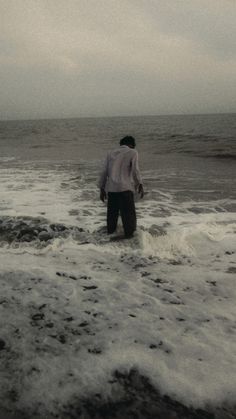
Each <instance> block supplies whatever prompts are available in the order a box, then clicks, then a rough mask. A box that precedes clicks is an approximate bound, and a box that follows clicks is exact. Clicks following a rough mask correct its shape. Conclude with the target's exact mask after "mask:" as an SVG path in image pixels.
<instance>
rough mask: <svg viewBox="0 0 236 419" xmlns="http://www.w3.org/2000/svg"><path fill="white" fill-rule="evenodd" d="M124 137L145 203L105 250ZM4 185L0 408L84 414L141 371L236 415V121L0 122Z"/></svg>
mask: <svg viewBox="0 0 236 419" xmlns="http://www.w3.org/2000/svg"><path fill="white" fill-rule="evenodd" d="M125 135H132V136H134V137H135V138H136V143H137V150H138V152H139V163H140V169H141V172H142V176H143V184H144V189H145V195H144V198H143V199H142V200H141V199H140V198H139V197H138V196H136V197H135V199H136V209H137V218H138V228H137V232H136V233H135V236H134V238H132V239H130V240H126V241H116V242H111V241H110V239H109V237H107V235H106V232H105V221H106V205H105V204H103V203H102V202H101V201H99V190H98V188H97V181H98V176H99V172H100V170H101V167H102V163H103V161H104V159H105V157H106V153H107V152H108V151H109V150H111V149H112V148H115V147H117V144H118V143H119V140H120V139H121V138H122V137H123V136H125ZM0 175H1V182H0V196H1V199H0V263H1V273H0V312H1V316H0V324H1V328H0V357H1V361H2V362H1V367H0V368H1V381H0V386H1V392H0V400H1V402H0V406H1V408H2V409H4V411H5V412H7V414H9V415H14V414H16V412H17V414H18V416H17V418H18V417H19V418H20V417H21V416H20V415H26V413H27V414H28V415H29V416H28V417H34V418H40V417H42V418H43V417H47V418H52V417H58V418H63V419H64V418H67V417H68V418H69V417H86V418H87V417H88V418H89V417H90V416H86V414H87V415H88V411H89V409H88V408H87V410H86V406H87V405H88V400H90V406H91V403H92V402H91V400H93V403H95V402H94V400H95V401H96V403H97V404H96V403H95V405H96V406H101V405H102V403H103V404H104V403H107V401H108V400H109V403H110V405H111V403H115V402H117V403H118V402H119V401H120V400H124V397H125V396H124V379H123V378H122V380H123V381H122V380H121V379H119V377H120V376H121V377H124V376H126V377H130V374H131V372H132V373H133V372H134V371H135V374H136V379H135V380H136V381H135V380H134V381H135V382H137V380H138V379H137V376H138V377H139V380H142V379H143V378H142V379H141V378H140V377H145V380H148V383H150V385H152V386H153V388H154V389H156V390H157V391H158V392H159V394H160V395H167V396H168V397H170V398H171V399H172V400H175V401H176V403H180V404H181V406H186V408H194V409H203V410H204V409H205V410H204V411H206V412H213V413H212V415H214V414H216V413H215V412H218V413H217V414H218V416H211V417H212V418H213V417H217V418H222V419H223V418H225V417H227V416H223V413H222V410H221V409H225V410H224V415H226V413H227V412H226V411H227V409H229V411H230V414H231V415H232V414H233V413H232V412H235V399H236V391H235V389H236V350H235V348H236V346H235V331H236V322H235V320H236V306H235V298H236V288H235V284H236V257H235V255H236V234H235V233H236V182H235V178H236V114H217V115H186V116H180V115H176V116H145V117H114V118H80V119H79V118H78V119H54V120H35V121H1V122H0ZM121 231H122V226H121V224H119V226H118V234H119V233H120V232H121ZM119 374H121V375H119ZM122 374H123V375H122ZM137 374H138V375H137ZM131 375H132V374H131ZM117 377H118V378H117ZM140 382H141V381H139V383H140ZM122 383H123V384H122ZM126 384H127V381H126ZM132 385H133V386H135V385H136V387H135V388H136V391H137V392H138V390H137V389H138V388H139V387H138V384H134V383H133V384H132ZM98 395H99V396H98ZM96 397H97V399H96ZM139 397H140V395H139ZM84 400H86V403H87V405H86V404H85V402H83V403H84V404H83V403H82V401H84ZM71 406H73V407H71ZM75 406H77V409H79V407H78V406H80V409H82V410H81V412H82V413H81V415H82V416H78V412H77V416H76V413H75V412H76V409H75ZM81 406H83V408H82V407H81ZM113 407H114V405H113ZM139 408H140V406H139V407H138V409H139ZM73 409H74V410H73ZM153 409H155V406H154V407H153ZM217 409H218V410H217ZM219 412H221V413H219ZM85 413H86V414H85ZM73 414H74V415H75V416H73ZM56 415H57V416H56ZM70 415H71V416H70ZM83 415H85V416H83ZM122 415H123V417H124V414H122ZM153 415H154V416H153V417H155V414H154V413H153ZM221 415H222V416H221ZM9 417H10V416H9ZM22 417H25V416H22ZM26 417H27V416H26ZM91 417H92V416H91ZM99 417H102V416H99ZM104 417H109V416H104ZM110 417H111V418H112V417H113V416H110ZM114 417H121V416H119V415H118V416H114ZM127 417H131V416H127ZM137 417H149V416H145V414H143V416H137ZM163 417H164V416H163ZM177 417H179V416H177ZM183 417H184V415H183V414H182V418H183ZM186 417H187V416H186ZM188 417H193V416H188ZM194 417H195V416H194ZM196 417H197V416H196ZM200 417H202V418H203V417H210V416H204V413H203V416H199V418H200ZM231 417H232V416H231ZM235 417H236V416H235Z"/></svg>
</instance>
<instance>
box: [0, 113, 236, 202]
mask: <svg viewBox="0 0 236 419" xmlns="http://www.w3.org/2000/svg"><path fill="white" fill-rule="evenodd" d="M127 134H129V135H133V136H135V137H136V140H137V147H138V150H139V152H140V166H141V169H142V171H143V172H144V173H145V178H146V185H147V187H148V188H149V189H150V188H153V186H157V187H158V188H159V189H160V188H163V189H164V190H165V189H166V188H167V189H168V188H171V189H172V190H175V191H176V197H177V199H180V200H182V198H183V196H186V190H187V191H188V197H192V196H193V197H194V199H197V198H198V195H199V199H200V198H201V199H202V198H203V197H204V198H206V199H207V198H208V197H209V198H210V199H211V198H212V197H213V196H214V198H215V199H225V198H232V199H233V198H235V197H236V187H235V181H234V180H235V175H236V114H219V115H188V116H145V117H117V118H82V119H61V120H38V121H7V122H5V121H2V122H0V156H1V158H0V159H1V163H2V164H7V165H8V164H11V165H12V164H21V163H24V162H34V163H35V164H36V163H38V164H49V165H50V166H52V165H53V164H62V165H65V164H69V165H73V164H74V165H76V164H78V168H79V167H80V169H81V170H84V169H85V168H86V169H88V168H90V169H91V170H92V169H94V170H95V172H96V171H97V170H98V169H99V167H100V164H101V160H102V159H103V158H104V156H105V154H106V152H107V151H108V150H109V149H111V148H113V147H115V146H116V145H117V143H118V142H119V140H120V138H122V137H123V136H124V135H127ZM8 159H12V160H10V161H9V162H8ZM95 176H96V175H95ZM94 180H95V177H94V178H93V177H92V181H94Z"/></svg>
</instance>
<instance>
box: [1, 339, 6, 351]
mask: <svg viewBox="0 0 236 419" xmlns="http://www.w3.org/2000/svg"><path fill="white" fill-rule="evenodd" d="M5 347H6V342H5V340H3V339H1V338H0V351H2V350H3V349H5Z"/></svg>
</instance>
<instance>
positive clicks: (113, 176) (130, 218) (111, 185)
mask: <svg viewBox="0 0 236 419" xmlns="http://www.w3.org/2000/svg"><path fill="white" fill-rule="evenodd" d="M98 186H99V188H100V199H101V200H102V201H103V202H104V201H105V199H106V198H107V193H106V191H107V192H108V203H107V232H108V234H112V233H114V232H115V231H116V227H117V221H118V217H119V213H120V215H121V219H122V224H123V228H124V233H125V237H126V238H129V237H132V236H133V233H134V231H135V230H136V212H135V204H134V190H138V193H139V194H140V197H141V198H143V195H144V190H143V185H142V179H141V174H140V170H139V165H138V152H137V151H136V150H135V139H134V138H133V137H131V136H126V137H124V138H122V140H120V147H119V148H117V149H115V150H113V151H111V152H110V153H108V155H107V158H106V161H105V165H104V169H103V171H102V173H101V176H100V180H99V184H98Z"/></svg>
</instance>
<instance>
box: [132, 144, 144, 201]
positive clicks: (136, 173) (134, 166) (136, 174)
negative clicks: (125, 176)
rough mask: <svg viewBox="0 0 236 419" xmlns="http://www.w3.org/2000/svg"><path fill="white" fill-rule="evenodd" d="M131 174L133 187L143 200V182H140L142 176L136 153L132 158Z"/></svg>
mask: <svg viewBox="0 0 236 419" xmlns="http://www.w3.org/2000/svg"><path fill="white" fill-rule="evenodd" d="M132 174H133V178H134V182H135V187H136V188H137V189H138V193H139V194H140V197H141V198H143V196H144V190H143V181H142V176H141V173H140V169H139V163H138V152H137V151H136V153H135V154H134V156H133V158H132Z"/></svg>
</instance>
